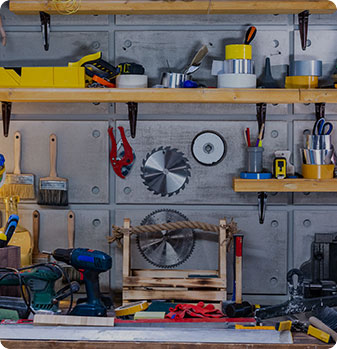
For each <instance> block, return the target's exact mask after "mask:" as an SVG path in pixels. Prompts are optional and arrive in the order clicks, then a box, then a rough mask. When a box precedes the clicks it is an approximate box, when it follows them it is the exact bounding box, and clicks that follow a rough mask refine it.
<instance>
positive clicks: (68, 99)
mask: <svg viewBox="0 0 337 349" xmlns="http://www.w3.org/2000/svg"><path fill="white" fill-rule="evenodd" d="M0 101H1V102H35V103H38V102H54V103H85V102H88V103H92V102H101V103H104V102H106V103H113V102H115V103H127V102H136V103H235V104H237V103H238V104H239V103H241V104H244V103H245V104H256V103H269V104H277V103H278V104H293V103H318V102H321V103H323V102H326V103H337V89H322V90H319V89H311V90H296V89H240V88H239V89H230V88H198V89H186V88H184V89H166V88H165V89H164V88H140V89H128V88H125V89H118V88H112V89H108V88H102V89H99V88H97V89H90V88H80V89H72V88H0Z"/></svg>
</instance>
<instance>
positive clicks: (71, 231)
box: [68, 211, 75, 248]
mask: <svg viewBox="0 0 337 349" xmlns="http://www.w3.org/2000/svg"><path fill="white" fill-rule="evenodd" d="M74 238H75V215H74V212H73V211H69V212H68V248H74Z"/></svg>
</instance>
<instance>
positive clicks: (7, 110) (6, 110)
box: [1, 102, 12, 137]
mask: <svg viewBox="0 0 337 349" xmlns="http://www.w3.org/2000/svg"><path fill="white" fill-rule="evenodd" d="M1 107H2V123H3V130H4V136H5V137H8V132H9V123H10V120H11V112H12V102H1Z"/></svg>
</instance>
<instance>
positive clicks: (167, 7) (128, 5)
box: [9, 0, 336, 15]
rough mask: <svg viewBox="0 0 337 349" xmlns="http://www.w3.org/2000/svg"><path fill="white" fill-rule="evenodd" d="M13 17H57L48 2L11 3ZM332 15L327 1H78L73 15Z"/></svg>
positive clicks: (25, 0) (14, 0)
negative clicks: (306, 13) (42, 12)
mask: <svg viewBox="0 0 337 349" xmlns="http://www.w3.org/2000/svg"><path fill="white" fill-rule="evenodd" d="M9 6H10V7H9V8H10V10H11V11H13V12H14V13H16V14H38V13H39V12H40V11H44V12H47V13H49V14H58V12H57V10H56V9H55V8H54V6H53V4H52V1H51V0H10V2H9ZM304 10H309V11H310V13H333V12H335V11H336V6H335V5H334V3H333V2H332V1H328V0H307V1H303V0H255V1H246V0H212V1H211V2H210V1H209V0H194V1H183V0H177V1H163V0H159V1H153V0H128V1H125V0H81V4H80V8H79V10H78V11H77V12H76V14H96V15H103V14H123V15H126V14H138V15H140V14H142V15H144V14H152V15H153V14H297V13H300V12H302V11H304Z"/></svg>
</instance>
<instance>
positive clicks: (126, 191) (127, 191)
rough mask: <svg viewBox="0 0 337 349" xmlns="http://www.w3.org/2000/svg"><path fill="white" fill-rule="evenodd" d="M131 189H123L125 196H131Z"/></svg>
mask: <svg viewBox="0 0 337 349" xmlns="http://www.w3.org/2000/svg"><path fill="white" fill-rule="evenodd" d="M131 191H132V190H131V188H130V187H125V188H124V189H123V192H124V194H125V195H129V194H130V193H131Z"/></svg>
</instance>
